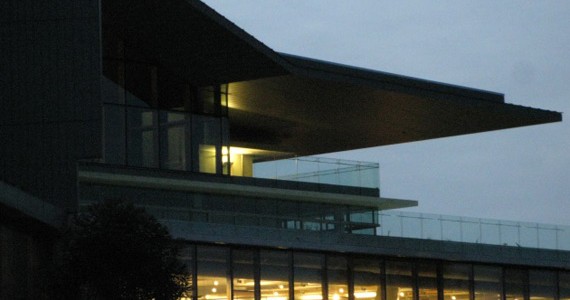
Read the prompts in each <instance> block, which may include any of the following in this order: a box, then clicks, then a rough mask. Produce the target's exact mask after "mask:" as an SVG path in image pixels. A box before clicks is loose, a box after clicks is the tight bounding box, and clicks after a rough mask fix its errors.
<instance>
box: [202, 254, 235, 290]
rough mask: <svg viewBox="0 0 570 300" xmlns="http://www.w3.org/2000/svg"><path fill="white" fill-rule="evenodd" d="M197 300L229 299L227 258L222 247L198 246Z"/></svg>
mask: <svg viewBox="0 0 570 300" xmlns="http://www.w3.org/2000/svg"><path fill="white" fill-rule="evenodd" d="M197 253H198V254H197V258H196V259H197V261H198V299H206V300H212V299H230V296H231V295H230V290H229V285H228V281H227V278H228V270H227V257H228V249H227V248H224V247H210V246H198V249H197Z"/></svg>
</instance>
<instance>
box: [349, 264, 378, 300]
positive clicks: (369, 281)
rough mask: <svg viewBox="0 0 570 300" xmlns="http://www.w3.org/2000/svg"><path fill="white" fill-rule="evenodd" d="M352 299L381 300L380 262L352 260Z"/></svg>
mask: <svg viewBox="0 0 570 300" xmlns="http://www.w3.org/2000/svg"><path fill="white" fill-rule="evenodd" d="M353 265H354V267H353V272H354V273H353V276H354V299H357V300H358V299H363V300H381V299H382V289H381V285H380V284H381V280H380V279H381V277H380V276H381V272H380V261H379V260H376V259H354V260H353Z"/></svg>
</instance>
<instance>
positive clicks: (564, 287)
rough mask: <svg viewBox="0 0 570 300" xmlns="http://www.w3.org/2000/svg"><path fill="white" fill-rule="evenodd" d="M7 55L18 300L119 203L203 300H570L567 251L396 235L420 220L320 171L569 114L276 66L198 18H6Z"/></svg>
mask: <svg viewBox="0 0 570 300" xmlns="http://www.w3.org/2000/svg"><path fill="white" fill-rule="evenodd" d="M0 41H2V42H1V43H0V47H1V48H0V49H1V55H0V66H2V71H1V72H0V103H1V105H2V109H0V140H2V141H3V145H2V146H0V241H1V244H0V298H2V299H31V298H34V297H35V296H37V293H38V290H39V288H38V286H40V285H41V276H39V275H38V274H40V273H41V272H40V271H41V269H42V267H43V266H44V264H45V263H46V261H47V260H49V258H50V256H51V251H52V247H51V245H52V244H53V241H54V239H55V236H56V233H57V229H58V227H59V226H60V225H61V224H62V223H63V222H64V221H65V219H66V217H67V216H69V214H73V213H74V212H77V211H78V210H79V209H81V207H84V206H85V205H88V204H90V203H93V202H97V201H101V200H103V199H108V198H111V199H128V200H131V201H133V202H134V203H135V204H136V205H139V206H141V207H144V208H145V209H146V210H147V211H148V212H150V213H152V214H154V215H155V216H156V217H157V218H158V219H159V220H160V221H161V222H163V223H164V224H165V225H167V226H168V227H169V229H170V231H171V233H172V234H173V235H174V236H175V237H177V238H180V239H182V240H184V241H185V248H184V253H183V254H182V258H183V259H184V260H185V261H186V262H187V265H188V267H189V269H190V271H191V272H192V274H193V276H192V286H193V291H192V295H191V296H190V297H189V298H191V299H193V300H205V299H206V300H210V299H243V300H247V299H252V300H253V299H255V300H287V299H289V300H293V299H296V300H321V299H329V300H341V299H346V300H355V299H375V300H380V299H389V300H391V299H416V300H417V299H453V300H459V299H570V251H568V250H570V249H566V250H564V249H543V248H539V247H534V246H526V244H524V245H522V246H521V245H513V244H512V243H506V245H503V244H499V245H496V244H497V243H500V242H501V241H502V239H501V237H500V235H501V232H502V231H501V230H500V228H499V231H498V234H499V238H498V239H496V241H494V242H493V241H491V242H490V243H486V242H485V240H483V239H472V240H471V239H464V238H461V239H459V240H453V239H452V240H448V239H447V238H446V237H445V236H444V235H443V227H440V228H441V231H442V235H440V237H439V239H438V238H435V239H434V238H431V237H429V236H426V235H423V234H419V235H413V234H412V235H409V234H408V235H406V234H400V235H399V236H395V235H394V234H390V232H389V231H388V232H386V231H384V228H386V226H385V225H383V221H382V218H383V216H385V215H383V214H381V213H379V212H385V211H387V212H389V210H390V209H395V208H403V207H409V206H415V205H417V202H416V201H413V200H401V199H388V198H383V197H381V193H380V190H379V188H378V187H379V184H378V166H377V165H376V164H366V163H354V162H347V161H339V160H330V159H321V158H318V157H316V156H315V155H317V154H322V153H328V152H335V151H343V150H350V149H358V148H364V147H372V146H382V145H390V144H395V143H404V142H411V141H420V140H425V139H432V138H439V137H449V136H456V135H462V134H470V133H477V132H484V131H490V130H498V129H505V128H512V127H519V126H527V125H537V124H544V123H550V122H559V121H561V120H562V117H561V113H558V112H553V111H547V110H541V109H535V108H529V107H523V106H518V105H514V104H508V103H505V102H504V97H503V95H501V94H498V93H493V92H487V91H482V90H476V89H471V88H465V87H458V86H453V85H448V84H442V83H436V82H431V81H427V80H421V79H415V78H409V77H404V76H398V75H394V74H389V73H384V72H378V71H372V70H366V69H361V68H355V67H351V66H345V65H339V64H335V63H330V62H325V61H320V60H315V59H310V58H305V57H299V56H293V55H288V54H283V53H278V52H275V51H273V50H272V49H270V48H268V47H267V46H265V45H264V44H262V43H261V42H260V41H258V40H256V39H255V38H253V37H252V36H250V35H249V34H248V33H246V32H244V31H243V30H242V29H240V28H238V27H237V26H235V25H234V24H233V23H231V22H230V21H228V20H227V19H225V18H224V17H223V16H221V15H219V14H218V13H216V12H215V11H214V10H212V9H210V8H209V7H207V6H206V5H204V4H203V3H201V2H199V1H197V0H167V1H159V0H137V1H132V0H59V1H42V2H41V3H36V2H34V1H22V0H17V1H16V0H9V1H1V3H0ZM400 217H401V219H399V220H400V222H403V221H402V220H403V219H402V218H403V217H402V215H400ZM387 224H388V223H387ZM401 224H403V223H401ZM418 224H419V225H421V226H423V225H424V223H423V222H419V223H418ZM426 226H427V225H426ZM481 226H483V225H481V224H480V227H481ZM499 227H500V226H499ZM407 230H408V231H410V230H411V231H412V232H420V233H422V232H423V230H424V229H423V228H416V229H414V228H411V229H409V228H408V229H407ZM402 232H403V230H402ZM481 232H482V231H481ZM481 232H480V233H479V236H482V233H481ZM538 232H539V229H538V226H537V235H536V239H539V236H538ZM497 241H498V242H497ZM492 244H495V245H492Z"/></svg>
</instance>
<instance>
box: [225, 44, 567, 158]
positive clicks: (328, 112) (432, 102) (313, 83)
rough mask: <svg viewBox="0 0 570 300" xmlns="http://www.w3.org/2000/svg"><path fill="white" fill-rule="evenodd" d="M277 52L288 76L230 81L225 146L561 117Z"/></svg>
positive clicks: (317, 141) (310, 149)
mask: <svg viewBox="0 0 570 300" xmlns="http://www.w3.org/2000/svg"><path fill="white" fill-rule="evenodd" d="M284 58H286V59H287V60H288V61H289V62H290V63H291V64H292V65H293V66H294V67H295V69H294V71H293V74H291V75H285V76H278V77H272V78H265V79H259V80H252V81H243V82H237V83H232V84H230V90H229V93H230V108H231V110H230V120H231V125H232V144H234V143H235V144H236V145H242V146H249V147H259V146H262V147H264V148H266V149H271V150H278V151H288V152H293V153H296V154H298V155H310V154H318V153H326V152H334V151H343V150H350V149H358V148H365V147H373V146H382V145H390V144H396V143H404V142H413V141H419V140H425V139H433V138H441V137H448V136H455V135H462V134H469V133H476V132H484V131H491V130H497V129H505V128H512V127H519V126H527V125H535V124H542V123H549V122H557V121H560V120H561V119H562V116H561V114H560V113H558V112H552V111H545V110H540V109H534V108H529V107H523V106H518V105H512V104H505V103H504V101H503V95H501V94H497V93H492V92H486V91H481V90H476V89H470V88H463V87H458V86H453V85H447V84H441V83H436V82H431V81H426V80H420V79H414V78H410V77H404V76H397V75H393V74H388V73H382V72H376V71H370V70H364V69H360V68H352V67H348V66H342V65H337V64H332V63H327V62H322V61H316V60H311V59H305V58H300V57H295V56H289V55H284Z"/></svg>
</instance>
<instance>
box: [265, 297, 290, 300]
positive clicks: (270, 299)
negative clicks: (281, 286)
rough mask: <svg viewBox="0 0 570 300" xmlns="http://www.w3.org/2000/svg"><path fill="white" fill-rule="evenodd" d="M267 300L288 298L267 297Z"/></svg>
mask: <svg viewBox="0 0 570 300" xmlns="http://www.w3.org/2000/svg"><path fill="white" fill-rule="evenodd" d="M267 300H287V297H267Z"/></svg>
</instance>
